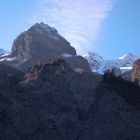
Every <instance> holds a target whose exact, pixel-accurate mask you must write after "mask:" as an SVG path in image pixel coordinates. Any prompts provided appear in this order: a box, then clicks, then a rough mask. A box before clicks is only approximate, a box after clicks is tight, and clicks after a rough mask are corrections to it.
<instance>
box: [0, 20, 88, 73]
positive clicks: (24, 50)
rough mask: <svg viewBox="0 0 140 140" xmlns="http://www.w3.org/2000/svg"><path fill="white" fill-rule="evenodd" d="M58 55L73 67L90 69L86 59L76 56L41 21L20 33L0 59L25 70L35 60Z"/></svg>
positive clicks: (55, 33) (60, 38) (52, 30)
mask: <svg viewBox="0 0 140 140" xmlns="http://www.w3.org/2000/svg"><path fill="white" fill-rule="evenodd" d="M68 56H69V57H68ZM59 57H63V59H65V60H66V61H67V62H68V63H70V64H71V67H72V68H73V69H76V68H81V69H83V70H86V71H90V67H89V65H88V62H87V60H85V59H84V58H83V57H80V56H77V55H76V50H75V49H74V48H73V47H72V46H71V45H70V43H69V42H68V41H66V39H64V37H62V36H61V35H59V33H58V32H57V30H56V29H55V28H53V27H50V26H49V25H47V24H44V23H43V22H42V23H36V24H35V25H33V26H32V27H31V28H29V29H28V30H27V31H25V32H23V33H21V34H20V35H19V36H18V37H17V38H16V39H15V40H14V43H13V46H12V49H11V53H10V54H9V55H7V56H5V57H2V58H0V61H1V62H2V63H4V64H9V65H11V66H14V67H16V68H18V69H20V70H23V71H26V70H27V69H28V68H29V67H30V66H31V65H32V64H33V63H35V62H37V61H46V60H49V59H51V58H59ZM79 62H80V63H79Z"/></svg>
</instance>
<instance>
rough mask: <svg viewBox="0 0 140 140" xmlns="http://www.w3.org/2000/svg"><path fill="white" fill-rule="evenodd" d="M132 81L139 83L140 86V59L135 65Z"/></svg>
mask: <svg viewBox="0 0 140 140" xmlns="http://www.w3.org/2000/svg"><path fill="white" fill-rule="evenodd" d="M132 81H137V82H138V83H139V85H140V59H138V60H137V61H135V63H134V64H133V69H132Z"/></svg>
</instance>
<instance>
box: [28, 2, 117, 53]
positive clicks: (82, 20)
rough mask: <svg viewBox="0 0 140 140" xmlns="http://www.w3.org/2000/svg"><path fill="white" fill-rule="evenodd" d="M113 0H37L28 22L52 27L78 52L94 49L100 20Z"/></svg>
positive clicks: (111, 6) (110, 6) (105, 14)
mask: <svg viewBox="0 0 140 140" xmlns="http://www.w3.org/2000/svg"><path fill="white" fill-rule="evenodd" d="M114 3H115V0H37V1H36V8H35V10H33V11H32V13H33V14H31V15H30V16H29V19H30V22H31V23H35V22H41V21H43V22H45V23H47V24H49V25H50V26H54V27H55V28H56V29H57V30H58V32H59V33H60V34H61V35H63V36H64V37H65V38H66V39H67V40H68V41H69V42H70V43H71V45H72V46H74V47H75V48H76V50H77V52H78V53H80V54H83V53H85V52H87V51H90V50H92V49H93V48H94V42H95V41H96V39H97V36H98V34H99V32H100V30H101V27H102V23H103V20H104V19H105V18H106V17H107V15H108V12H109V11H111V9H112V8H113V5H114Z"/></svg>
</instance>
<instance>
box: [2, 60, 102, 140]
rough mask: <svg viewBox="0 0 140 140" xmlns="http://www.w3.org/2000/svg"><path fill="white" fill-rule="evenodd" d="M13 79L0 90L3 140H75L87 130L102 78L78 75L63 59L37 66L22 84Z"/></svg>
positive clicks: (13, 74)
mask: <svg viewBox="0 0 140 140" xmlns="http://www.w3.org/2000/svg"><path fill="white" fill-rule="evenodd" d="M6 67H7V69H8V70H10V69H11V71H12V72H14V71H15V72H16V74H17V70H16V69H14V68H12V67H10V66H6ZM5 73H6V71H5ZM8 73H9V72H8ZM19 73H20V72H19ZM13 76H14V77H16V75H15V73H11V77H9V79H8V81H5V85H6V89H4V88H1V89H0V106H1V108H0V139H8V140H45V139H46V138H47V140H54V139H55V140H57V139H61V140H63V139H64V140H65V139H68V140H72V139H75V138H76V137H79V136H80V135H81V134H82V133H83V130H86V128H87V124H88V121H89V120H90V119H91V118H92V115H93V112H94V93H95V88H96V86H97V83H98V82H99V81H100V77H98V76H95V75H93V74H92V73H88V72H84V71H83V72H82V73H81V72H75V71H74V70H72V69H71V68H70V66H69V65H68V64H67V63H65V61H64V60H61V59H58V60H50V61H49V62H38V63H36V64H34V65H33V66H32V67H31V68H30V69H29V71H28V72H27V74H26V75H25V76H23V74H22V73H21V74H20V76H19V77H18V80H19V81H18V82H13V81H11V79H13ZM24 77H25V78H24ZM10 78H11V79H10ZM23 78H24V79H23ZM9 81H10V82H11V83H10V84H7V83H8V82H9ZM0 83H1V82H0ZM79 83H81V84H79ZM5 85H4V84H3V86H5ZM9 88H10V90H9Z"/></svg>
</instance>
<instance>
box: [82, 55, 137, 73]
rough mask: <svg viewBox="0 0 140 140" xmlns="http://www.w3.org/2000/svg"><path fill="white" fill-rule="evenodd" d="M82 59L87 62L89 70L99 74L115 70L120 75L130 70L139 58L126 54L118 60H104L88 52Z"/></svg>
mask: <svg viewBox="0 0 140 140" xmlns="http://www.w3.org/2000/svg"><path fill="white" fill-rule="evenodd" d="M83 57H85V58H86V59H87V60H88V62H89V65H90V68H91V70H92V71H93V72H97V73H99V74H104V72H105V71H107V70H110V71H111V70H112V69H115V70H117V71H118V72H120V73H121V74H122V73H124V72H127V71H129V70H132V67H133V63H134V62H135V61H136V60H137V59H139V58H140V57H139V56H136V55H133V54H131V53H128V54H125V55H124V56H122V57H119V58H118V59H112V60H105V59H103V57H101V56H100V55H98V54H97V53H94V52H89V53H87V54H86V55H84V56H83Z"/></svg>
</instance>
